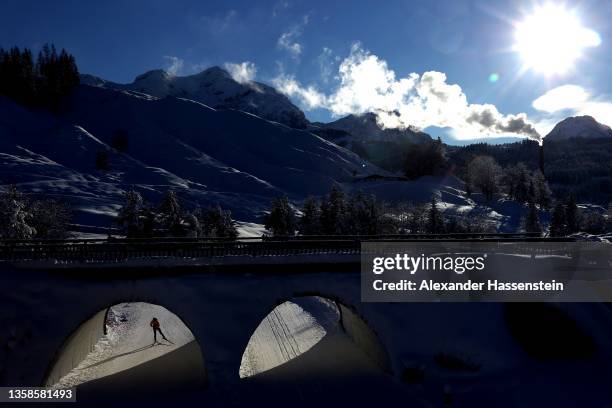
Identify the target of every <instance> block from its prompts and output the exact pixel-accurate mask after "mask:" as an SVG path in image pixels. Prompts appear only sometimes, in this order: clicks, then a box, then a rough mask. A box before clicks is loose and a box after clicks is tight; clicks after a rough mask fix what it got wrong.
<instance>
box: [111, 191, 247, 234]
mask: <svg viewBox="0 0 612 408" xmlns="http://www.w3.org/2000/svg"><path fill="white" fill-rule="evenodd" d="M116 223H117V224H118V225H119V227H120V228H121V230H122V232H123V233H124V234H125V236H126V237H128V238H152V237H157V236H170V237H191V238H227V239H235V238H236V237H238V230H237V229H236V222H235V221H234V220H233V219H232V215H231V212H230V211H228V210H223V209H222V208H221V207H220V206H218V205H217V206H213V207H210V208H208V209H206V210H202V209H201V208H199V207H197V208H195V209H194V210H193V211H185V210H184V209H183V206H182V204H181V201H180V199H179V198H178V196H177V195H176V193H175V192H174V191H173V190H168V191H167V192H166V194H165V195H164V197H163V198H162V200H161V202H160V203H159V204H158V205H157V206H154V205H152V204H150V203H149V202H147V201H145V200H144V199H143V197H142V195H141V194H140V193H139V192H137V191H136V190H134V189H131V190H128V191H126V192H125V194H124V203H123V206H122V207H121V209H120V210H119V213H118V215H117V218H116Z"/></svg>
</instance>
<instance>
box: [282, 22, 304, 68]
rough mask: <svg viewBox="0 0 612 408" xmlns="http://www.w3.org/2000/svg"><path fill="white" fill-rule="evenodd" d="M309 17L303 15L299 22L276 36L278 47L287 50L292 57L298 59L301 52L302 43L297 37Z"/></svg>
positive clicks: (299, 35)
mask: <svg viewBox="0 0 612 408" xmlns="http://www.w3.org/2000/svg"><path fill="white" fill-rule="evenodd" d="M308 21H309V17H308V15H305V16H304V17H303V18H302V21H301V22H300V23H299V24H296V25H294V26H292V27H291V28H290V29H289V30H288V31H286V32H284V33H282V34H281V36H280V37H279V38H278V42H277V46H278V48H280V49H282V50H285V51H289V53H290V54H291V57H292V58H293V59H296V60H297V59H299V58H300V55H301V54H302V44H300V43H299V42H298V41H297V39H298V38H299V37H301V35H302V32H303V31H304V27H305V26H306V25H307V24H308Z"/></svg>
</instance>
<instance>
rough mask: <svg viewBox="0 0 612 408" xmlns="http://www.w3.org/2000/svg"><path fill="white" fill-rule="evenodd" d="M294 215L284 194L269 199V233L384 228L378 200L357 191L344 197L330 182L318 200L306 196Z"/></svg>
mask: <svg viewBox="0 0 612 408" xmlns="http://www.w3.org/2000/svg"><path fill="white" fill-rule="evenodd" d="M301 212H302V215H301V216H300V217H298V216H297V215H296V211H295V210H294V209H293V208H292V207H291V205H290V203H289V200H288V198H287V197H281V198H277V199H275V200H274V201H273V202H272V207H271V209H270V212H269V214H268V215H267V216H266V217H265V220H264V221H265V227H266V229H267V230H268V231H270V232H271V234H272V235H273V236H293V235H295V234H296V232H297V233H299V234H301V235H376V234H381V233H383V232H385V227H386V225H387V222H386V220H385V219H384V212H383V206H382V204H381V203H380V202H379V201H377V200H376V198H375V197H374V196H369V195H365V194H363V193H361V192H357V193H356V194H354V195H352V196H350V197H347V196H346V195H345V194H344V192H343V191H342V190H341V189H339V188H338V187H336V186H334V187H333V188H332V190H331V191H330V192H329V194H328V195H327V196H326V197H324V198H323V199H322V200H320V201H319V200H317V199H315V198H314V197H309V198H308V199H306V200H305V201H304V204H303V206H302V211H301Z"/></svg>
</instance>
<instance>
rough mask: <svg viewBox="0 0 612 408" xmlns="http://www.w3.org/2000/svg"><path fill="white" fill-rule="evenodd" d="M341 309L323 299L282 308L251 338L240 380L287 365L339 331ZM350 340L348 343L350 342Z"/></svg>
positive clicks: (308, 299)
mask: <svg viewBox="0 0 612 408" xmlns="http://www.w3.org/2000/svg"><path fill="white" fill-rule="evenodd" d="M339 318H340V314H339V311H338V308H337V306H336V305H335V304H334V303H333V302H331V301H330V300H328V299H324V298H321V297H315V296H313V297H306V298H297V299H293V300H291V301H288V302H284V303H282V304H280V305H278V306H277V307H276V308H274V310H272V311H271V312H270V314H268V315H267V316H266V317H265V319H264V320H263V321H262V322H261V324H260V325H259V327H257V329H256V330H255V333H253V335H252V336H251V339H250V341H249V344H248V345H247V347H246V350H245V351H244V355H243V356H242V363H241V364H240V378H245V377H251V376H253V375H256V374H259V373H261V372H264V371H267V370H270V369H272V368H274V367H277V366H279V365H281V364H284V363H286V362H288V361H290V360H292V359H294V358H296V357H298V356H299V355H300V354H303V353H305V352H306V351H308V350H309V349H311V348H312V347H313V346H314V345H315V344H317V343H318V342H319V341H321V339H323V337H324V336H325V335H327V334H328V333H331V332H335V331H338V330H339V328H338V321H339ZM347 340H348V339H347Z"/></svg>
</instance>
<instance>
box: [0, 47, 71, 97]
mask: <svg viewBox="0 0 612 408" xmlns="http://www.w3.org/2000/svg"><path fill="white" fill-rule="evenodd" d="M78 84H79V71H78V68H77V65H76V62H75V59H74V56H72V55H71V54H69V53H67V52H66V50H64V49H62V50H61V51H60V52H59V53H58V52H57V50H56V49H55V46H54V45H49V44H45V45H44V46H43V47H42V49H41V50H40V52H39V53H38V57H37V58H36V62H34V57H33V56H32V51H30V50H29V49H28V48H24V49H23V50H20V49H19V48H18V47H13V48H11V49H9V50H4V49H2V48H0V95H4V96H7V97H9V98H11V99H13V100H14V101H16V102H18V103H21V104H24V105H27V106H32V107H45V108H55V107H57V105H58V104H59V101H60V100H61V98H62V97H63V96H64V95H66V94H68V93H69V92H70V91H71V90H72V89H73V88H74V87H76V86H77V85H78Z"/></svg>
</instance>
